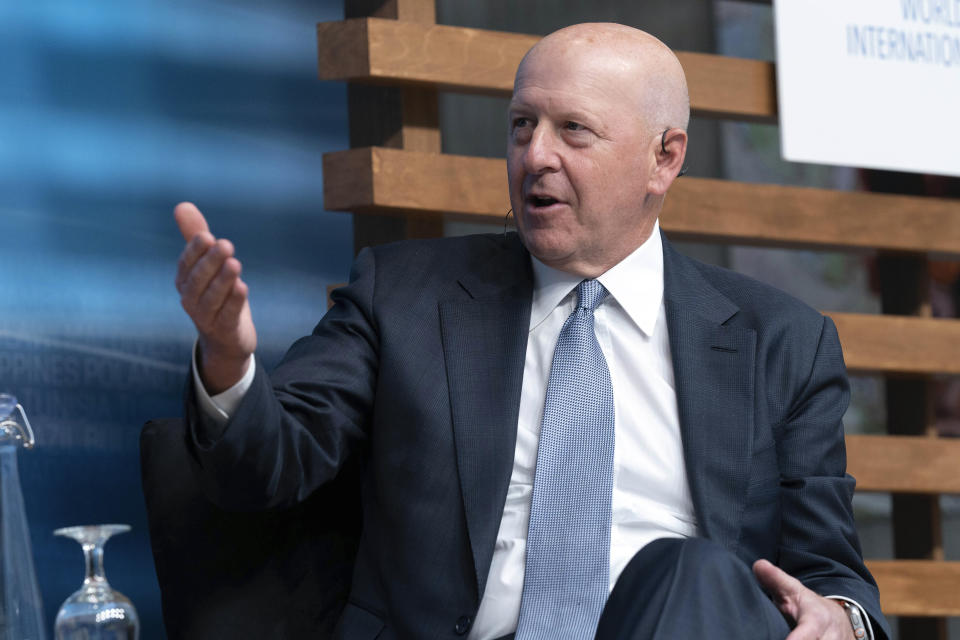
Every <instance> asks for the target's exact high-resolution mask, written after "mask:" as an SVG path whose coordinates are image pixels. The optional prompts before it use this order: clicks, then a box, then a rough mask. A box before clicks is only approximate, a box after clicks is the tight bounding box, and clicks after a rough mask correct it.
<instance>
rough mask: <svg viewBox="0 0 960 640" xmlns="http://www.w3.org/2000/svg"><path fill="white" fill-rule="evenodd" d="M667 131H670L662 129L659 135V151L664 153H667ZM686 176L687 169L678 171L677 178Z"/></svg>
mask: <svg viewBox="0 0 960 640" xmlns="http://www.w3.org/2000/svg"><path fill="white" fill-rule="evenodd" d="M667 131H670V129H664V130H663V133H661V134H660V149H661V150H662V151H663V152H664V153H666V152H667ZM686 174H687V167H684V168H683V169H680V173H678V174H677V177H678V178H679V177H680V176H683V175H686Z"/></svg>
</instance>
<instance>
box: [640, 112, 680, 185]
mask: <svg viewBox="0 0 960 640" xmlns="http://www.w3.org/2000/svg"><path fill="white" fill-rule="evenodd" d="M654 144H655V145H656V149H655V150H654V156H655V158H656V165H655V166H654V168H653V173H651V174H650V181H649V183H648V184H647V191H648V192H649V193H652V194H654V195H659V196H662V195H664V194H666V193H667V189H669V188H670V185H672V184H673V181H674V180H675V179H676V178H677V176H678V175H680V172H681V171H682V170H683V161H684V159H685V158H686V157H687V132H686V131H684V130H683V129H676V128H674V129H667V130H666V131H664V132H663V133H662V134H661V135H659V136H657V137H656V139H655V142H654Z"/></svg>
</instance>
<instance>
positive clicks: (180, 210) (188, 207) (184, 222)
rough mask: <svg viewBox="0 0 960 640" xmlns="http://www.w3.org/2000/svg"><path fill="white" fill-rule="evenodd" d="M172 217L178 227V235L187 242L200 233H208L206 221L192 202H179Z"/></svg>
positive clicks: (208, 228)
mask: <svg viewBox="0 0 960 640" xmlns="http://www.w3.org/2000/svg"><path fill="white" fill-rule="evenodd" d="M173 217H174V219H175V220H176V221H177V226H178V227H180V233H181V234H182V235H183V239H184V240H185V241H187V242H190V240H192V239H193V237H194V236H195V235H197V234H198V233H202V232H204V231H205V232H207V233H210V227H208V226H207V221H206V219H205V218H204V217H203V214H202V213H200V210H199V209H197V207H196V206H195V205H194V204H193V203H192V202H181V203H180V204H178V205H177V206H176V207H174V209H173Z"/></svg>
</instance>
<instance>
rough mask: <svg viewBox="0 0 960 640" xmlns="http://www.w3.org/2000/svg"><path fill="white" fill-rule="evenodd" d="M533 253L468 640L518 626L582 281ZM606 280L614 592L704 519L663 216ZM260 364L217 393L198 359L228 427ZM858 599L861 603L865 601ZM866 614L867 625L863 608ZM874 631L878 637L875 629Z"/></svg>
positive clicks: (486, 639)
mask: <svg viewBox="0 0 960 640" xmlns="http://www.w3.org/2000/svg"><path fill="white" fill-rule="evenodd" d="M532 261H533V273H534V291H533V301H532V306H531V312H530V333H529V336H528V339H527V351H526V359H525V362H524V369H523V387H522V390H521V397H520V413H519V418H518V424H517V444H516V449H515V453H514V462H513V471H512V473H511V476H510V485H509V487H508V489H507V498H506V501H505V503H504V509H503V516H502V518H501V521H500V529H499V531H498V533H497V540H496V546H495V548H494V552H493V559H492V561H491V564H490V571H489V573H488V575H487V584H486V589H485V591H484V593H483V598H482V600H481V602H480V609H479V610H478V612H477V615H476V618H475V620H474V623H473V625H472V627H471V629H470V635H469V638H470V640H492V639H495V638H499V637H501V636H504V635H507V634H510V633H513V632H514V631H515V630H516V628H517V619H518V617H519V615H520V598H521V594H522V591H523V577H524V568H525V565H526V538H527V524H528V522H529V518H530V502H531V497H532V494H533V479H534V469H535V465H536V459H537V444H538V441H539V436H540V423H541V420H542V418H543V405H544V400H545V397H546V390H547V381H548V379H549V376H550V365H551V362H552V360H553V352H554V348H555V347H556V343H557V338H558V337H559V335H560V330H561V328H562V327H563V323H564V322H565V321H566V319H567V317H568V316H569V315H570V314H571V313H572V312H573V310H574V309H575V308H576V302H577V300H576V287H577V285H578V284H579V283H580V281H581V280H582V278H580V277H578V276H574V275H571V274H569V273H566V272H563V271H558V270H556V269H552V268H550V267H548V266H546V265H545V264H543V263H542V262H540V261H539V260H537V259H536V258H532ZM597 279H598V280H599V281H600V283H601V284H603V286H604V287H605V288H606V289H607V291H608V292H609V294H610V295H609V296H607V298H606V299H605V300H604V301H603V302H602V303H601V304H600V305H599V306H598V307H597V309H596V310H595V311H594V319H595V322H594V326H595V331H596V335H597V340H598V342H599V343H600V348H601V350H602V351H603V355H604V357H605V358H606V360H607V366H608V367H609V368H610V378H611V382H612V385H613V398H614V416H615V417H614V419H615V427H614V433H615V447H614V462H613V464H614V480H613V500H612V505H611V506H612V524H611V526H612V528H611V532H610V589H613V586H614V584H616V581H617V578H618V577H619V576H620V573H621V572H622V571H623V569H624V568H625V567H626V565H627V563H628V562H629V561H630V559H631V558H632V557H633V556H634V554H636V552H637V551H639V550H640V549H641V548H642V547H643V546H645V545H646V544H647V543H649V542H652V541H653V540H655V539H657V538H663V537H674V538H686V537H692V536H695V535H697V521H696V515H695V513H694V509H693V502H692V499H691V496H690V483H689V481H688V478H687V471H686V465H685V462H684V458H683V447H682V442H681V438H680V422H679V417H678V408H677V396H676V391H675V387H674V379H673V360H672V358H671V356H670V341H669V336H668V334H667V321H666V311H665V307H664V303H663V287H664V285H663V243H662V241H661V238H660V229H659V221H658V222H657V223H656V224H655V225H654V229H653V232H652V233H651V234H650V237H649V238H648V239H647V241H646V242H644V243H643V244H642V245H641V246H640V247H638V248H637V249H636V250H635V251H634V252H633V253H631V254H630V255H629V256H627V257H626V258H625V259H624V260H623V261H621V262H620V263H619V264H617V265H616V266H614V267H613V268H611V269H610V270H608V271H607V272H606V273H604V274H603V275H601V276H600V277H598V278H597ZM254 369H255V367H254V366H253V356H251V362H250V366H249V367H248V369H247V373H246V375H245V376H244V377H243V379H241V380H240V381H239V382H238V383H237V384H235V385H234V386H233V387H231V388H230V389H228V390H226V391H224V392H223V393H220V394H217V395H215V396H212V397H211V396H210V395H208V394H207V392H206V391H205V390H204V388H203V384H202V383H201V381H200V377H199V374H198V372H197V366H196V357H195V356H194V366H193V376H194V383H195V386H196V389H197V397H198V401H199V403H200V405H201V408H202V409H203V410H204V412H205V413H206V415H207V416H209V417H210V418H211V419H213V420H214V421H216V422H217V423H220V424H223V423H225V422H226V421H227V420H228V418H229V415H230V414H231V413H232V411H233V410H235V409H236V407H237V405H239V403H240V400H241V399H242V398H243V395H244V393H246V391H247V389H249V387H250V385H251V384H252V381H253V376H254ZM840 598H841V599H844V600H848V599H847V598H843V597H842V596H840ZM850 602H851V603H852V604H855V605H856V606H857V607H858V608H859V604H857V603H856V602H853V601H850ZM862 611H863V610H862V608H861V612H862ZM864 618H865V620H866V624H868V625H869V618H867V616H866V615H865V614H864ZM869 637H871V638H872V630H871V633H870V636H869Z"/></svg>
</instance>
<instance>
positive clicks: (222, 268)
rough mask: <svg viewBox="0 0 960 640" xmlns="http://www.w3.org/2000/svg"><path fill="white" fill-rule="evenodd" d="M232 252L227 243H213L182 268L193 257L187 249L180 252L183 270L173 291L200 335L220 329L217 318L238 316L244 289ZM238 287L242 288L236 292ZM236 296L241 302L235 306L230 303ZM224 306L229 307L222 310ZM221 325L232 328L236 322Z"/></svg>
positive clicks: (233, 303) (244, 299)
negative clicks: (176, 292)
mask: <svg viewBox="0 0 960 640" xmlns="http://www.w3.org/2000/svg"><path fill="white" fill-rule="evenodd" d="M198 237H200V236H198ZM195 240H196V238H195ZM193 242H194V241H191V243H193ZM233 251H234V248H233V244H232V243H231V242H230V241H229V240H224V239H220V240H217V241H215V242H214V243H213V244H212V246H210V248H209V249H207V250H206V251H205V252H204V253H203V254H201V255H200V257H199V258H197V259H196V260H195V261H194V263H193V265H192V266H189V267H187V266H186V265H188V264H189V261H190V259H191V258H192V257H193V256H192V253H193V250H192V249H191V248H190V247H188V249H187V250H185V252H184V253H185V254H188V255H185V257H183V258H182V263H183V265H184V268H183V269H182V271H183V273H182V274H180V273H178V283H177V285H178V286H177V288H178V289H179V290H180V302H181V304H182V305H183V308H184V310H186V312H187V313H188V314H189V315H190V317H191V318H192V319H193V321H194V323H195V324H196V325H197V329H198V330H199V331H200V332H201V333H208V332H211V331H213V330H214V329H216V328H217V327H218V325H223V324H224V323H223V322H221V315H222V314H224V312H227V313H229V312H230V311H231V310H233V311H234V312H235V313H239V310H240V309H242V307H243V303H245V302H246V285H245V284H243V283H242V282H241V281H240V272H241V269H242V267H241V265H240V261H239V260H237V259H236V258H234V257H233ZM238 284H239V285H242V287H239V288H238V286H237V285H238ZM241 293H242V295H240V294H241ZM238 295H239V296H240V297H241V298H242V300H240V301H239V304H238V301H237V300H236V299H234V298H236V297H237V296H238ZM228 302H230V305H229V306H227V307H226V308H225V305H227V303H228ZM225 324H226V326H235V324H236V318H232V319H227V322H226V323H225Z"/></svg>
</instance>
